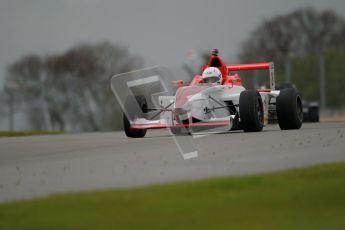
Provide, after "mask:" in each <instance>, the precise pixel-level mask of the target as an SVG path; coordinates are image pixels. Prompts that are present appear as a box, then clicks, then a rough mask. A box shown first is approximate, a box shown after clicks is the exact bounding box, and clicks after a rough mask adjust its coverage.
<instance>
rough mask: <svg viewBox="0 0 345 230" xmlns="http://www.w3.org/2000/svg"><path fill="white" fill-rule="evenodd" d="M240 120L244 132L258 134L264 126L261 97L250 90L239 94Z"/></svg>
mask: <svg viewBox="0 0 345 230" xmlns="http://www.w3.org/2000/svg"><path fill="white" fill-rule="evenodd" d="M240 119H241V126H242V128H243V130H244V131H245V132H260V131H261V130H262V128H263V126H264V111H263V103H262V99H261V96H260V94H259V93H258V92H256V91H252V90H246V91H242V92H241V94H240Z"/></svg>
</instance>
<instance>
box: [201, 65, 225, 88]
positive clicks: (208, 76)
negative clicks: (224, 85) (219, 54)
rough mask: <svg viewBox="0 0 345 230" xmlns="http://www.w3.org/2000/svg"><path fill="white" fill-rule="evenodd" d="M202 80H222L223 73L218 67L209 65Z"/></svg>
mask: <svg viewBox="0 0 345 230" xmlns="http://www.w3.org/2000/svg"><path fill="white" fill-rule="evenodd" d="M202 80H203V82H204V83H217V84H221V82H222V73H221V72H220V70H219V69H218V68H216V67H208V68H206V69H205V70H204V72H203V73H202Z"/></svg>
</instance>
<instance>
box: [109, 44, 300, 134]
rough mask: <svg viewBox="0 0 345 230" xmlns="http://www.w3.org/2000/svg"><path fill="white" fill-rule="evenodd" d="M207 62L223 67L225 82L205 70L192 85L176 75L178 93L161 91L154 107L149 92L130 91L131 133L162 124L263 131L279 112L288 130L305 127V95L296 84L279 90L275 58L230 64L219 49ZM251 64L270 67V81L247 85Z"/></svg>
mask: <svg viewBox="0 0 345 230" xmlns="http://www.w3.org/2000/svg"><path fill="white" fill-rule="evenodd" d="M207 67H217V68H218V69H219V70H220V71H221V73H222V83H221V84H218V85H215V84H204V83H203V80H202V76H201V75H197V76H195V77H194V78H193V80H192V82H191V83H190V85H189V86H183V84H184V82H183V81H182V80H178V81H175V82H174V83H175V84H176V85H178V87H179V88H178V90H177V91H176V93H175V95H174V96H159V98H158V103H156V105H155V108H150V106H149V103H147V98H145V96H140V95H134V96H131V97H128V98H127V100H126V102H125V103H123V105H122V106H123V109H124V115H123V124H124V131H125V133H126V135H127V136H128V137H134V138H135V137H144V136H145V134H146V131H147V130H148V129H161V128H169V129H170V130H171V131H172V133H174V134H184V133H185V134H186V133H187V134H191V133H195V132H214V131H216V132H218V131H227V130H244V131H245V132H259V131H261V130H262V129H263V127H264V126H265V125H266V124H268V120H269V118H271V117H276V118H277V120H278V124H279V126H280V128H281V129H282V130H286V129H299V128H300V127H301V125H302V120H303V108H302V99H301V96H300V94H299V93H298V91H297V90H296V89H293V88H288V89H282V90H275V79H274V64H273V63H272V62H268V63H255V64H237V65H226V64H225V63H224V61H223V60H222V58H221V57H220V56H219V55H218V52H217V51H216V52H213V54H212V56H211V58H210V60H209V62H208V64H207V65H205V66H204V67H203V70H204V69H206V68H207ZM246 70H267V71H268V74H269V81H270V87H269V88H268V89H257V90H246V89H245V88H244V87H243V86H242V83H241V78H240V76H239V75H238V74H237V72H239V71H246ZM234 72H235V74H233V73H234ZM114 93H115V92H114ZM134 104H136V107H137V108H138V106H139V107H140V109H141V111H140V112H138V111H137V110H135V109H134V107H133V105H134Z"/></svg>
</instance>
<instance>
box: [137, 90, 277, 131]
mask: <svg viewBox="0 0 345 230" xmlns="http://www.w3.org/2000/svg"><path fill="white" fill-rule="evenodd" d="M196 87H197V88H196ZM195 90H196V91H199V92H197V93H195V94H193V92H192V93H191V95H188V91H194V92H195ZM244 90H246V89H245V88H244V87H242V86H235V85H234V86H232V85H200V86H185V87H181V88H179V89H178V91H177V92H176V95H175V96H160V97H159V105H158V106H159V108H162V109H163V108H164V109H166V110H167V111H164V112H162V113H161V114H160V119H159V120H151V121H150V120H146V119H140V121H139V120H137V122H135V123H137V124H140V123H141V124H144V123H145V124H152V125H153V124H166V125H168V126H171V125H176V124H179V123H180V121H178V119H176V115H175V114H176V113H179V114H178V115H179V118H180V119H181V120H186V119H188V121H189V122H188V123H189V124H191V123H192V122H193V121H192V119H197V120H199V121H200V122H212V121H229V125H230V127H229V129H231V127H232V121H233V119H235V114H231V113H230V110H229V109H228V108H229V107H228V106H229V105H230V104H231V105H233V107H234V108H235V109H236V112H237V113H239V106H238V104H239V99H240V94H241V92H242V91H244ZM183 92H185V94H186V95H187V96H186V95H183ZM186 92H187V93H186ZM259 93H260V95H261V98H262V102H263V110H264V125H266V124H267V123H268V115H269V102H270V99H271V98H272V97H277V96H278V95H279V91H278V90H273V91H267V92H266V91H264V92H259ZM184 97H185V99H184ZM181 100H182V103H179V102H181ZM169 105H170V106H169ZM221 107H223V108H221ZM233 111H234V110H233ZM232 113H233V112H232Z"/></svg>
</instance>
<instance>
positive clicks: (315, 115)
mask: <svg viewBox="0 0 345 230" xmlns="http://www.w3.org/2000/svg"><path fill="white" fill-rule="evenodd" d="M308 115H309V121H310V122H319V121H320V113H319V107H317V106H312V107H309V111H308Z"/></svg>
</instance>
